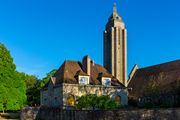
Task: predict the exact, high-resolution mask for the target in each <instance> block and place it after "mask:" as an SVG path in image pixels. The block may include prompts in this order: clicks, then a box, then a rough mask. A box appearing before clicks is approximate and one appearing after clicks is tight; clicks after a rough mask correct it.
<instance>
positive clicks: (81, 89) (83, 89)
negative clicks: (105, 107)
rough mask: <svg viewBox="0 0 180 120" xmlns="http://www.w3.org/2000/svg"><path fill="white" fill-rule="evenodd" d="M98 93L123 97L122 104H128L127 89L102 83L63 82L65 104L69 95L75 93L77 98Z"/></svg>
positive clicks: (99, 94)
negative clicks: (80, 83) (106, 85)
mask: <svg viewBox="0 0 180 120" xmlns="http://www.w3.org/2000/svg"><path fill="white" fill-rule="evenodd" d="M87 94H96V95H98V96H101V95H109V96H110V97H111V98H112V99H114V98H115V97H116V96H120V97H121V101H120V103H121V105H127V104H128V92H127V91H126V90H125V89H120V88H117V87H113V86H109V87H105V86H102V85H85V86H84V85H79V84H63V104H64V105H65V104H66V99H67V97H68V96H69V95H73V96H74V97H75V100H77V98H78V97H81V96H82V95H87Z"/></svg>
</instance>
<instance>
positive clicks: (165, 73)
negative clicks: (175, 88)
mask: <svg viewBox="0 0 180 120" xmlns="http://www.w3.org/2000/svg"><path fill="white" fill-rule="evenodd" d="M178 80H180V60H176V61H172V62H168V63H163V64H159V65H154V66H150V67H146V68H141V69H138V70H137V71H136V72H135V74H134V76H133V77H132V79H131V81H130V82H129V84H128V87H131V88H132V91H130V93H129V94H130V96H135V97H138V96H141V95H143V94H144V92H145V89H146V88H147V86H148V84H150V82H151V81H155V82H156V83H157V85H158V87H159V88H160V89H161V90H166V89H169V88H170V87H167V86H169V85H171V84H172V83H174V82H176V81H178Z"/></svg>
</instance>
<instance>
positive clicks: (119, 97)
mask: <svg viewBox="0 0 180 120" xmlns="http://www.w3.org/2000/svg"><path fill="white" fill-rule="evenodd" d="M115 101H116V102H117V103H118V104H121V96H119V95H117V96H116V97H115Z"/></svg>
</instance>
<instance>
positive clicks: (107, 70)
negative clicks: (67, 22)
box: [40, 5, 180, 108]
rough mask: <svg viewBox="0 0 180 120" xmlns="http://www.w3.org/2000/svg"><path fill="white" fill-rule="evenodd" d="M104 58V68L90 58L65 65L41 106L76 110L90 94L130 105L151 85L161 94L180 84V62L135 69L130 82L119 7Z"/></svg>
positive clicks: (43, 94) (109, 28)
mask: <svg viewBox="0 0 180 120" xmlns="http://www.w3.org/2000/svg"><path fill="white" fill-rule="evenodd" d="M103 57H104V59H103V64H104V67H103V66H101V65H99V64H95V63H94V61H93V60H91V59H90V57H89V56H85V57H83V59H82V61H71V60H67V61H64V63H63V64H62V65H61V67H60V68H59V69H58V70H57V72H56V73H55V74H54V76H53V77H52V78H51V79H50V80H49V82H48V83H47V84H46V85H45V86H44V88H43V89H42V90H41V93H40V94H41V98H40V99H41V105H46V106H53V107H61V108H67V107H72V106H75V105H76V101H77V99H78V98H79V97H81V96H82V95H86V94H96V95H98V96H101V95H109V96H110V97H111V98H112V99H114V100H116V101H117V102H120V103H121V105H127V104H128V96H129V97H134V98H136V99H139V98H140V97H141V96H143V95H144V94H145V93H146V88H147V87H148V86H149V84H152V83H153V84H154V83H156V84H157V85H158V87H159V88H160V90H161V91H168V90H169V91H170V90H171V89H173V88H175V87H176V85H177V84H179V83H180V60H176V61H172V62H168V63H163V64H159V65H154V66H150V67H145V68H138V65H135V66H134V67H133V69H132V71H131V73H130V75H129V77H128V78H127V30H126V27H125V24H124V22H123V20H122V18H121V17H120V16H119V15H118V13H117V10H116V5H114V7H113V12H112V14H111V15H110V17H109V19H108V22H107V24H106V26H105V31H104V40H103ZM130 88H131V91H128V90H129V89H130ZM163 99H164V98H163ZM165 99H166V98H165ZM172 99H175V98H174V97H173V98H170V100H172Z"/></svg>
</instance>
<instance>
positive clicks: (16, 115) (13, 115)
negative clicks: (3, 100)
mask: <svg viewBox="0 0 180 120" xmlns="http://www.w3.org/2000/svg"><path fill="white" fill-rule="evenodd" d="M19 118H20V112H17V113H0V120H6V119H19Z"/></svg>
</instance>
